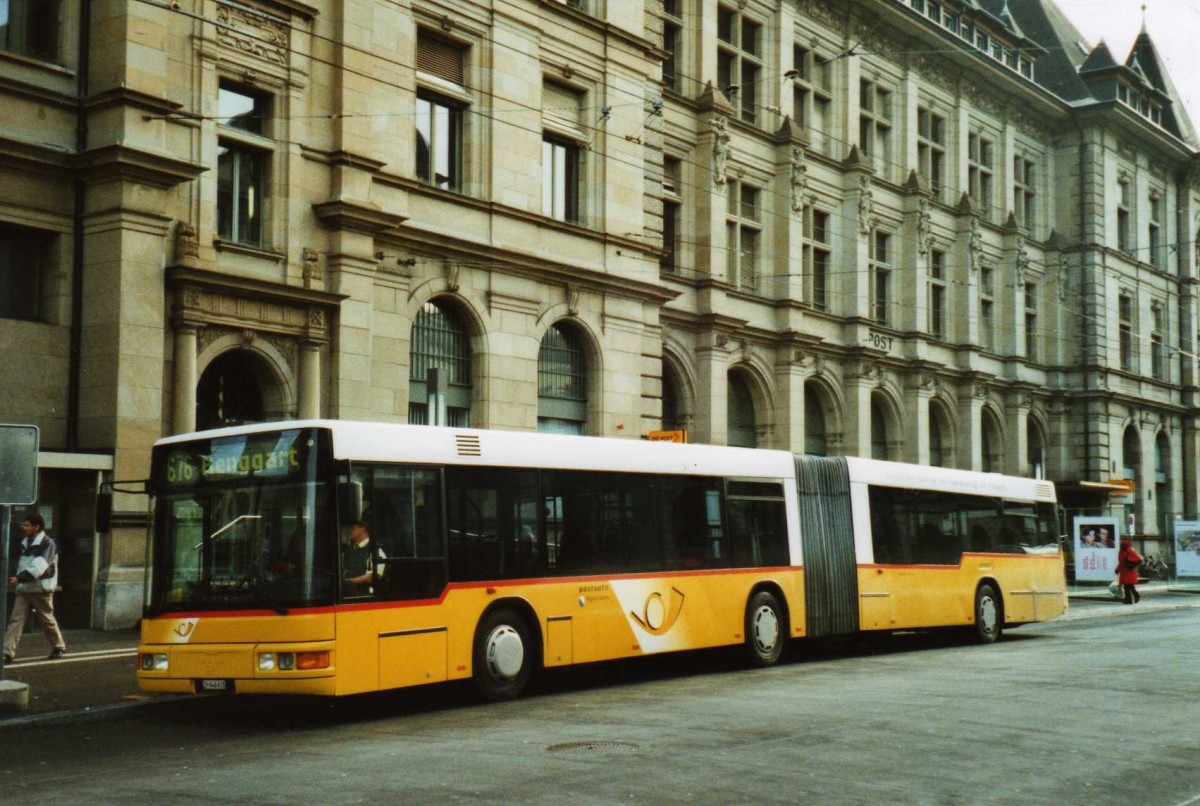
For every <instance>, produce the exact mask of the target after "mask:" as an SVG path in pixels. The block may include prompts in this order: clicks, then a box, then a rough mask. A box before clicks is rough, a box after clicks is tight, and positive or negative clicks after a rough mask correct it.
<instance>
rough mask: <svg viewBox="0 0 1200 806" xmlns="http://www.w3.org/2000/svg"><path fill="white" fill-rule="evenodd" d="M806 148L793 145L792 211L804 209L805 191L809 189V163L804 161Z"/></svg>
mask: <svg viewBox="0 0 1200 806" xmlns="http://www.w3.org/2000/svg"><path fill="white" fill-rule="evenodd" d="M804 157H805V154H804V149H803V148H801V147H799V146H793V147H792V212H796V213H798V212H800V211H801V210H802V209H804V192H805V191H806V190H808V165H807V164H806V163H805V161H804Z"/></svg>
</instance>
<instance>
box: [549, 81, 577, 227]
mask: <svg viewBox="0 0 1200 806" xmlns="http://www.w3.org/2000/svg"><path fill="white" fill-rule="evenodd" d="M542 123H543V125H544V126H545V127H546V128H547V129H548V131H546V132H545V133H544V134H543V135H542V214H543V215H546V216H548V217H550V218H554V219H557V220H559V221H566V222H569V223H571V224H580V223H582V221H583V212H582V196H583V176H582V174H583V153H584V150H583V143H585V142H586V137H585V136H584V134H583V93H581V92H579V91H578V90H576V89H574V88H573V87H568V86H565V85H562V84H557V83H555V82H552V81H546V82H543V84H542Z"/></svg>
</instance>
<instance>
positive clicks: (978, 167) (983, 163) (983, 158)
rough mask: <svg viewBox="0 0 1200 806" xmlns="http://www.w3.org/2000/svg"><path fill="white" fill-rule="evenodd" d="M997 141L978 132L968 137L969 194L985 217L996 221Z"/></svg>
mask: <svg viewBox="0 0 1200 806" xmlns="http://www.w3.org/2000/svg"><path fill="white" fill-rule="evenodd" d="M994 151H995V141H994V140H992V139H991V138H989V137H985V136H984V135H982V134H980V133H978V132H972V133H971V134H969V135H968V136H967V192H968V193H970V194H971V198H972V199H974V200H975V202H976V203H977V204H978V205H979V207H980V209H981V210H982V211H983V217H984V218H985V219H987V220H988V221H994V220H995V216H994V210H993V209H992V207H993V205H994V204H995V199H993V198H992V174H993V170H994V167H993V165H994V163H993V161H992V160H993V156H994V154H993V152H994Z"/></svg>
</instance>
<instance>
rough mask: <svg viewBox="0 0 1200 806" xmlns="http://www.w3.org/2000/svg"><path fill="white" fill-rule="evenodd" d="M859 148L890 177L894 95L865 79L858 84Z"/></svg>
mask: <svg viewBox="0 0 1200 806" xmlns="http://www.w3.org/2000/svg"><path fill="white" fill-rule="evenodd" d="M858 109H859V111H858V147H859V148H860V149H862V152H863V154H864V155H865V156H867V157H869V158H870V161H871V163H872V164H873V165H874V166H875V169H876V170H877V171H880V172H881V173H882V174H883V175H885V176H886V175H888V174H889V173H890V171H888V169H887V166H888V160H889V159H890V157H891V138H892V93H891V92H890V91H889V90H887V89H885V88H883V87H881V86H879V85H878V84H876V83H874V82H873V81H867V80H866V79H863V80H861V81H859V82H858Z"/></svg>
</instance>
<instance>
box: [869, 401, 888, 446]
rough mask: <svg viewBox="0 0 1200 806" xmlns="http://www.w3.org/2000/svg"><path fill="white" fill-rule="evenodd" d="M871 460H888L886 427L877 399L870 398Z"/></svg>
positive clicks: (885, 418)
mask: <svg viewBox="0 0 1200 806" xmlns="http://www.w3.org/2000/svg"><path fill="white" fill-rule="evenodd" d="M871 458H872V459H887V458H888V427H887V417H886V416H884V413H883V406H881V405H880V404H879V398H878V397H877V396H873V397H872V398H871Z"/></svg>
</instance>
